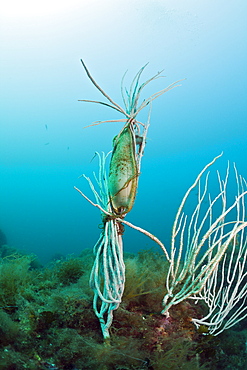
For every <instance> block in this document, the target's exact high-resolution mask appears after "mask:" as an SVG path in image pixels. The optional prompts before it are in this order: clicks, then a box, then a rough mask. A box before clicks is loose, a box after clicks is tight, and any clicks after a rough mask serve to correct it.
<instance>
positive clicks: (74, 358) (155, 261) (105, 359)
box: [0, 246, 247, 370]
mask: <svg viewBox="0 0 247 370" xmlns="http://www.w3.org/2000/svg"><path fill="white" fill-rule="evenodd" d="M7 250H8V251H9V253H7V252H6V251H7ZM10 252H11V253H10ZM124 259H125V265H126V285H125V292H124V295H123V300H122V303H121V305H120V307H119V308H118V310H116V311H114V319H113V323H112V326H111V328H110V334H111V339H110V341H109V342H107V343H106V342H104V341H103V339H102V334H101V330H100V325H99V322H98V319H97V317H96V316H95V314H94V311H93V306H92V299H93V293H92V291H91V289H90V288H89V284H88V281H89V276H90V271H91V268H92V264H93V254H92V252H91V251H90V250H84V251H83V252H82V253H81V254H80V255H79V256H74V255H69V256H66V257H65V258H59V259H55V260H53V261H51V262H50V263H49V264H48V265H46V266H41V265H40V264H39V263H38V261H37V257H36V256H34V255H25V254H22V253H20V252H18V251H17V250H15V249H14V248H10V247H7V246H6V248H5V252H4V255H3V256H2V258H1V260H0V369H6V370H22V369H30V370H46V369H49V370H51V369H57V370H62V369H67V370H81V369H83V370H87V369H88V370H89V369H91V370H96V369H97V370H129V369H131V370H145V369H146V370H165V369H174V370H175V369H189V370H193V369H212V370H214V369H215V370H217V369H231V370H232V369H246V368H247V354H246V336H247V330H245V329H244V328H245V327H246V320H243V321H242V322H241V323H239V324H238V325H237V326H235V327H234V328H233V330H227V331H225V332H223V333H222V334H220V335H218V336H215V337H214V336H211V335H207V330H206V328H205V327H200V328H199V330H197V329H196V327H195V326H194V324H193V323H192V322H191V318H192V317H200V316H203V315H204V314H205V309H206V307H203V306H202V305H200V304H195V303H194V302H193V301H191V300H187V301H184V302H182V303H181V304H178V305H175V306H173V307H172V308H171V309H170V317H166V316H164V315H161V313H160V312H161V310H162V307H161V302H162V298H163V296H164V294H165V291H166V288H165V278H166V274H167V271H168V267H169V266H168V264H167V262H166V259H165V258H164V256H163V255H161V254H160V253H159V252H158V251H156V250H154V249H150V250H145V251H140V252H139V253H138V254H136V255H135V254H126V255H125V256H124Z"/></svg>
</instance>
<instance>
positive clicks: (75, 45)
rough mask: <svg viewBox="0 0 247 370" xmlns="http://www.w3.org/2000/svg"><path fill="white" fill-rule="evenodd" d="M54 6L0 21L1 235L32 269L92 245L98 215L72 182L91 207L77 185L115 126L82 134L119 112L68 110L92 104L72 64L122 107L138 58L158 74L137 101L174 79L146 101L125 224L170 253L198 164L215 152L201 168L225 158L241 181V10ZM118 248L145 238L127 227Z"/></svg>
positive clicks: (244, 93)
mask: <svg viewBox="0 0 247 370" xmlns="http://www.w3.org/2000/svg"><path fill="white" fill-rule="evenodd" d="M53 3H54V1H51V5H52V4H53ZM185 3H186V4H185ZM62 5H63V6H62ZM62 5H59V3H58V5H57V7H56V8H55V11H52V10H50V11H49V8H48V10H47V11H45V9H43V10H44V11H42V12H41V11H39V12H35V10H33V11H30V12H29V10H30V9H29V7H28V5H25V3H24V4H23V6H24V7H25V6H26V7H27V12H26V13H25V12H23V11H22V12H20V13H19V14H18V12H16V11H14V7H13V14H11V11H10V12H8V13H6V14H4V12H3V14H1V15H0V21H1V22H0V23H1V28H0V38H1V59H0V73H1V89H0V93H1V97H0V98H1V100H0V105H1V117H0V142H1V144H0V228H1V229H2V230H3V231H4V232H5V234H6V236H7V239H8V243H9V244H10V245H12V246H14V247H17V248H20V249H23V250H25V251H27V252H28V253H29V252H33V253H36V254H37V255H38V256H39V257H40V259H41V260H42V261H47V260H49V258H51V257H52V255H53V254H55V253H62V254H68V253H75V254H77V253H80V251H81V250H82V249H84V248H92V247H93V245H94V243H95V242H96V240H97V238H98V236H99V232H100V230H99V229H98V224H99V223H100V215H99V212H98V210H97V209H95V208H94V207H92V206H91V205H90V204H89V203H87V202H86V201H85V200H84V199H83V198H82V197H81V196H80V195H79V194H78V193H77V192H76V191H75V190H74V189H73V186H74V185H76V186H78V187H79V188H80V189H81V190H83V191H84V192H85V193H86V194H87V195H88V196H89V197H90V198H92V199H93V196H92V194H91V191H90V189H89V187H88V184H87V183H86V181H85V180H84V179H83V178H79V179H78V177H79V176H80V175H81V174H82V173H85V174H86V175H88V176H91V175H92V172H93V171H97V160H96V159H94V160H93V161H91V159H92V157H93V156H94V152H95V151H96V150H97V151H99V152H101V151H105V152H108V151H109V150H111V148H112V139H113V137H114V136H115V135H116V134H117V133H118V131H119V129H120V127H121V124H119V123H107V124H102V125H100V126H96V127H91V128H87V129H83V127H84V126H86V125H89V124H91V123H92V122H93V121H96V120H105V119H114V118H122V117H121V116H120V115H119V114H118V113H117V112H114V111H113V110H110V109H108V108H106V107H103V106H100V105H98V106H97V105H93V104H88V103H81V102H78V99H96V100H101V99H102V97H101V96H100V93H99V92H98V91H97V90H96V89H95V88H94V86H93V85H92V84H91V82H90V81H89V79H88V78H87V76H86V74H85V72H84V70H83V68H82V66H81V64H80V58H83V59H84V61H85V63H86V65H87V66H88V68H89V70H90V72H91V73H92V75H93V76H94V78H95V80H96V81H97V82H98V83H99V84H100V86H101V87H102V88H103V89H104V90H105V91H106V92H107V93H108V94H109V95H110V96H111V98H112V99H113V100H115V101H116V102H118V103H119V104H120V105H122V101H121V94H120V83H121V78H122V76H123V74H124V72H125V71H126V70H128V73H127V76H126V85H128V84H129V83H130V81H131V80H132V78H133V76H134V75H135V73H136V72H137V71H138V70H139V69H140V68H141V67H142V66H143V65H144V64H146V63H147V62H149V65H148V66H147V67H146V69H145V71H144V73H143V81H145V80H146V79H148V78H150V77H151V76H153V75H154V74H156V73H157V71H160V70H162V69H164V72H163V75H165V76H166V77H165V78H162V79H158V80H156V81H154V82H152V83H150V85H149V86H147V87H146V89H145V90H144V92H143V95H142V98H143V99H144V98H146V97H148V96H149V95H151V94H152V93H154V92H156V91H159V90H161V89H162V88H164V87H166V86H167V85H169V84H170V83H172V82H174V81H176V80H179V79H184V78H185V80H184V81H182V82H181V86H180V87H177V88H175V89H173V90H172V91H169V92H168V93H166V94H164V95H163V96H161V97H160V98H159V99H157V100H155V102H154V103H153V106H152V115H151V125H150V130H149V132H148V141H147V146H146V149H145V155H144V157H143V161H142V169H141V177H140V181H139V189H138V196H137V199H136V203H135V206H134V208H133V210H132V211H131V213H130V214H129V215H128V216H127V220H129V221H131V222H133V223H134V224H136V225H138V226H141V227H143V228H146V229H148V230H149V231H151V232H152V233H154V234H155V235H157V236H158V237H159V238H160V239H162V240H163V241H164V242H165V243H166V244H167V245H169V239H170V235H171V226H172V223H173V220H174V217H175V213H176V209H177V207H178V205H179V203H180V201H181V198H182V196H183V194H184V193H185V191H186V190H187V188H188V187H189V186H190V185H191V183H192V182H193V181H194V179H195V177H196V176H197V174H198V173H199V172H200V170H201V169H202V168H203V166H204V165H205V164H206V163H208V162H209V161H210V160H211V159H212V158H213V157H215V156H216V155H218V154H219V153H221V152H222V151H223V152H224V155H223V157H222V158H221V159H219V160H218V161H217V163H216V164H215V165H214V168H212V171H215V170H216V169H219V170H220V171H222V173H223V172H224V171H225V167H226V164H227V161H228V160H230V161H232V162H236V163H237V167H238V170H239V172H240V173H241V174H242V175H243V176H244V177H246V178H247V168H246V156H247V135H246V122H247V121H246V118H247V104H246V102H247V74H246V65H247V42H246V32H247V22H246V15H247V5H246V2H245V1H244V0H237V1H236V0H234V1H231V0H230V1H227V2H226V1H223V0H219V1H214V0H209V1H205V2H198V1H193V0H188V1H186V2H185V1H183V0H180V1H177V0H173V1H165V0H163V1H161V0H160V1H156V0H155V1H153V0H152V1H151V0H150V1H148V0H147V1H139V0H138V1H133V0H132V1H129V0H127V1H126V0H125V1H122V0H121V1H109V0H106V1H103V2H102V1H99V0H98V1H90V2H78V1H71V2H70V7H66V6H64V4H63V3H62ZM40 6H42V5H40ZM44 7H45V5H44ZM31 10H32V9H31ZM147 114H148V112H147V111H145V112H143V114H142V115H141V118H142V119H143V120H146V117H147ZM124 245H125V250H126V251H128V252H136V251H137V250H139V249H142V248H150V246H152V245H154V244H153V243H152V242H150V241H149V240H148V239H147V237H145V236H143V235H141V234H139V233H138V232H137V231H133V230H126V233H125V238H124Z"/></svg>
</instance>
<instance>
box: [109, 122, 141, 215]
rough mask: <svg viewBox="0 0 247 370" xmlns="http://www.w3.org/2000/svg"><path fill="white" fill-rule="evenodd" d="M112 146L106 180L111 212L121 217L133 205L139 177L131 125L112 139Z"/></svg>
mask: <svg viewBox="0 0 247 370" xmlns="http://www.w3.org/2000/svg"><path fill="white" fill-rule="evenodd" d="M113 145H114V148H113V152H112V157H111V162H110V171H109V178H108V182H109V195H110V201H111V205H112V208H113V211H114V212H115V213H116V214H119V215H123V214H126V213H128V212H129V211H130V210H131V209H132V207H133V205H134V201H135V197H136V191H137V183H138V175H139V173H138V167H137V162H136V143H135V134H134V131H133V127H132V123H130V124H129V125H126V127H125V128H124V129H123V130H122V132H121V133H120V134H119V135H117V136H116V137H115V138H114V141H113Z"/></svg>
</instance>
